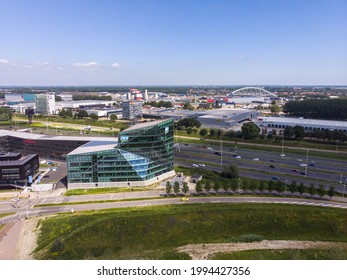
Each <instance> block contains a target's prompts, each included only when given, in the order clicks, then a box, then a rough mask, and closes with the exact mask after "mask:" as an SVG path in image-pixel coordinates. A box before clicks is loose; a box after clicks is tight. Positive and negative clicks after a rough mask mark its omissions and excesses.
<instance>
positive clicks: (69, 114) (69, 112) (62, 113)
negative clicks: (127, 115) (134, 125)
mask: <svg viewBox="0 0 347 280" xmlns="http://www.w3.org/2000/svg"><path fill="white" fill-rule="evenodd" d="M58 115H59V117H61V118H79V119H84V118H88V117H89V118H91V119H92V120H94V121H97V120H98V119H99V117H98V115H97V114H95V113H91V114H88V112H87V111H86V110H80V111H78V112H77V113H73V112H72V110H71V109H63V110H61V111H60V112H59V114H58ZM116 118H117V117H116Z"/></svg>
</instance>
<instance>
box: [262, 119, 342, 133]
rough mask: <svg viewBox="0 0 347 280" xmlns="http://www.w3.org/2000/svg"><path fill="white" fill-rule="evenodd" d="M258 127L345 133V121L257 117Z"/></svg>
mask: <svg viewBox="0 0 347 280" xmlns="http://www.w3.org/2000/svg"><path fill="white" fill-rule="evenodd" d="M256 123H257V125H258V126H260V127H264V128H282V129H284V128H286V127H289V126H296V125H299V126H302V127H304V129H305V130H306V131H310V130H326V129H329V130H338V131H343V132H347V121H330V120H316V119H304V118H285V117H258V121H257V122H256Z"/></svg>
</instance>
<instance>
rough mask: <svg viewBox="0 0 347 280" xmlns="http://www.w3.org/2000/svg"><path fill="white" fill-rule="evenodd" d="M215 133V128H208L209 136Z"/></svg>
mask: <svg viewBox="0 0 347 280" xmlns="http://www.w3.org/2000/svg"><path fill="white" fill-rule="evenodd" d="M215 135H216V130H215V129H214V128H210V136H212V137H213V136H215Z"/></svg>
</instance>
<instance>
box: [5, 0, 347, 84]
mask: <svg viewBox="0 0 347 280" xmlns="http://www.w3.org/2000/svg"><path fill="white" fill-rule="evenodd" d="M346 14H347V0H209V1H207V0H199V1H198V0H196V1H195V0H142V1H140V0H109V1H107V0H83V1H82V0H74V1H72V0H45V1H44V0H36V1H35V0H21V1H19V0H0V85H34V86H38V85H43V86H44V85H347V16H346Z"/></svg>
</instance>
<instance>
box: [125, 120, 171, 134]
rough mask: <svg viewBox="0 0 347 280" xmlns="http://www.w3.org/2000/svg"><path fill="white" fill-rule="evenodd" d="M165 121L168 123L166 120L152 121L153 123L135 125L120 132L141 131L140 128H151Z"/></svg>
mask: <svg viewBox="0 0 347 280" xmlns="http://www.w3.org/2000/svg"><path fill="white" fill-rule="evenodd" d="M166 121H168V119H165V120H160V121H153V122H143V123H137V124H135V125H132V126H130V127H128V128H127V129H124V130H123V131H122V132H126V131H131V130H136V129H142V128H146V127H151V126H155V125H157V124H160V123H163V122H166Z"/></svg>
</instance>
